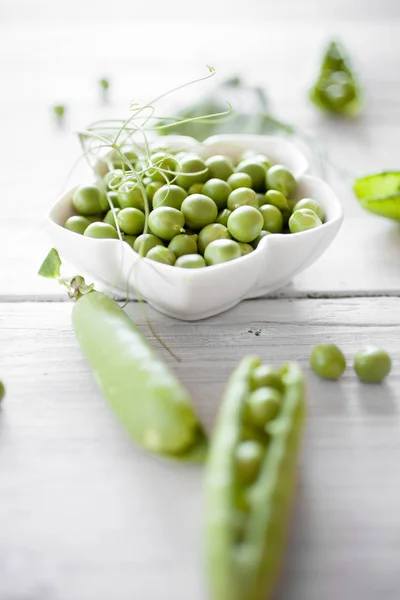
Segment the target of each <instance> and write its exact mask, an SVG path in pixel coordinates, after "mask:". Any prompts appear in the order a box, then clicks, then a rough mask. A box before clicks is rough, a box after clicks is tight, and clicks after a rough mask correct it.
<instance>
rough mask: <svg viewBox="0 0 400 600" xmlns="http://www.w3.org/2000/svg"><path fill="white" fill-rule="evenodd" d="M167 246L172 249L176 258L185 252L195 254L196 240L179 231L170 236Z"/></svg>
mask: <svg viewBox="0 0 400 600" xmlns="http://www.w3.org/2000/svg"><path fill="white" fill-rule="evenodd" d="M168 248H169V249H170V250H172V252H173V253H174V254H175V256H176V257H177V258H179V257H180V256H184V255H185V254H197V242H196V240H195V239H194V237H193V236H191V235H187V234H186V233H181V234H180V235H176V236H175V237H173V238H172V240H171V241H170V243H169V244H168Z"/></svg>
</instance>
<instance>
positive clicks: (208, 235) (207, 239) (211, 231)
mask: <svg viewBox="0 0 400 600" xmlns="http://www.w3.org/2000/svg"><path fill="white" fill-rule="evenodd" d="M222 239H226V240H230V239H232V238H231V235H230V233H229V231H228V229H227V228H226V227H224V225H221V224H220V223H211V224H210V225H206V226H205V227H203V229H202V230H201V231H200V233H199V238H198V246H199V252H200V253H201V254H204V251H205V249H206V248H207V246H208V244H210V243H211V242H213V241H214V240H222Z"/></svg>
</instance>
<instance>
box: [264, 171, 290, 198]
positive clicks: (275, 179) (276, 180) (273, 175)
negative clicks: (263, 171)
mask: <svg viewBox="0 0 400 600" xmlns="http://www.w3.org/2000/svg"><path fill="white" fill-rule="evenodd" d="M266 184H267V189H269V190H277V191H278V192H281V193H282V194H283V195H284V196H289V197H290V196H293V194H294V193H295V192H296V188H297V183H296V179H295V178H294V177H293V175H292V173H291V172H290V171H289V169H286V167H283V166H282V165H274V166H273V167H271V168H270V169H268V171H267V177H266Z"/></svg>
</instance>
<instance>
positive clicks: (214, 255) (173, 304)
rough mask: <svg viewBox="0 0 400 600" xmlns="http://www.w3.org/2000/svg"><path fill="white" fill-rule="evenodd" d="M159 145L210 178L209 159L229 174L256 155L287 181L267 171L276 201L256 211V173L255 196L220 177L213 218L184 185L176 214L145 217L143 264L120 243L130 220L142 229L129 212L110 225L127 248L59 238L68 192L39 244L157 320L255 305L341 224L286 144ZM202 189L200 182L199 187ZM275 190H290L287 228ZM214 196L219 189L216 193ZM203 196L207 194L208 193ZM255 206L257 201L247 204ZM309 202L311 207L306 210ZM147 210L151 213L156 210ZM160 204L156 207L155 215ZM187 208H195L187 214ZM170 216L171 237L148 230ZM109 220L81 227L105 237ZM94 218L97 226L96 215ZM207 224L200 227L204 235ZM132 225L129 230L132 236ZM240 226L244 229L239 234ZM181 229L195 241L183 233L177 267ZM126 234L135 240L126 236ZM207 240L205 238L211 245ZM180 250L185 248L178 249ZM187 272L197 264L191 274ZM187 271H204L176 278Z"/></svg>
mask: <svg viewBox="0 0 400 600" xmlns="http://www.w3.org/2000/svg"><path fill="white" fill-rule="evenodd" d="M166 144H168V151H169V152H171V153H174V154H175V153H179V152H186V153H187V152H189V153H191V154H192V155H194V154H195V155H196V156H198V157H200V158H201V159H203V160H204V161H206V163H207V164H209V165H210V168H209V169H208V170H209V171H210V170H212V167H211V165H212V164H214V162H215V163H218V161H217V160H216V161H214V159H213V158H212V157H215V156H216V155H224V156H226V157H229V158H230V159H231V160H232V163H233V164H235V165H237V163H238V162H239V161H240V159H241V157H242V156H243V155H245V154H247V155H248V156H250V151H251V152H253V153H255V154H257V155H258V157H260V155H263V156H266V157H268V160H269V161H270V162H271V164H273V165H275V166H276V165H282V166H283V167H284V168H286V169H288V170H289V171H290V173H291V174H292V175H293V178H291V180H290V181H287V180H284V181H283V180H282V178H281V175H282V172H285V169H279V168H275V169H269V170H268V167H267V166H266V167H265V168H266V172H267V173H268V174H269V180H268V175H267V182H268V181H269V183H268V184H267V185H268V188H269V189H270V190H271V187H272V186H275V190H272V191H273V192H274V193H275V196H274V193H271V191H270V192H268V193H269V195H270V196H271V197H268V198H267V200H266V204H265V205H262V206H259V204H260V203H262V202H264V201H265V200H263V197H265V194H264V190H263V189H262V185H263V184H262V182H261V180H260V181H259V182H258V184H257V183H256V184H255V183H254V181H255V182H257V173H258V171H257V169H256V170H255V173H254V175H253V178H251V177H250V181H251V185H252V187H256V189H258V192H257V193H256V192H255V191H254V190H253V189H252V187H250V185H249V184H247V183H246V177H244V176H243V172H241V171H240V174H239V176H237V175H238V173H235V174H234V175H235V176H234V177H233V178H231V179H229V178H228V177H227V176H228V175H229V173H225V175H224V177H225V176H226V177H225V178H226V179H227V180H228V183H229V182H230V183H229V185H230V186H231V188H230V189H231V192H230V193H229V196H228V198H227V200H226V198H225V200H222V203H221V199H220V197H219V196H218V195H217V196H215V202H216V203H217V207H218V210H219V211H220V212H219V214H218V217H217V218H216V212H215V209H214V208H213V207H212V206H211V203H210V202H209V196H207V197H206V195H205V193H204V194H201V191H202V188H201V187H198V188H193V189H188V188H190V187H191V186H190V185H189V184H190V181H184V182H183V183H184V184H185V185H186V188H185V189H186V196H185V195H183V197H184V200H183V201H182V204H181V205H180V209H179V210H178V209H177V208H171V207H167V210H165V207H163V212H162V215H161V213H160V211H159V207H156V208H155V209H154V210H153V211H152V213H151V214H153V217H152V219H149V223H150V226H151V232H152V234H155V236H158V238H159V244H156V245H155V246H152V247H151V250H150V251H149V257H148V258H147V257H143V256H140V255H139V254H138V252H136V251H135V250H134V249H133V247H132V246H131V245H129V243H126V242H130V243H132V241H133V238H134V236H132V235H129V234H130V233H131V230H130V229H129V227H131V226H132V225H131V217H135V218H136V217H138V216H139V217H140V219H139V220H140V221H141V220H142V217H141V216H140V215H139V214H138V212H136V210H137V209H132V210H128V212H126V211H125V213H122V215H121V213H119V214H118V217H117V218H118V221H119V223H120V224H122V225H123V227H125V229H123V228H121V229H122V230H123V231H125V233H126V234H128V235H127V236H126V242H122V241H121V240H120V239H118V237H117V236H116V235H114V233H113V235H112V238H116V239H111V236H110V238H109V237H108V235H107V237H105V238H102V237H99V236H102V235H103V233H102V232H101V231H100V233H99V231H96V235H95V236H94V237H91V234H90V230H89V228H87V229H86V231H85V232H84V235H79V234H78V233H77V232H75V231H71V230H70V229H67V228H66V227H65V223H66V221H67V219H69V218H70V217H72V216H74V215H77V211H76V208H77V202H76V188H73V189H71V190H69V191H68V192H67V193H66V194H64V195H63V196H62V197H61V198H60V199H59V200H58V201H57V203H56V204H55V205H54V206H53V207H52V209H51V211H50V213H49V216H48V219H47V231H48V235H49V237H50V240H51V242H52V244H53V245H54V246H55V247H56V248H57V250H58V251H59V253H60V255H61V257H62V258H63V259H64V260H65V261H67V262H68V263H70V264H71V265H73V266H74V268H75V269H76V270H77V272H79V273H82V274H84V275H85V276H87V277H89V278H91V280H92V281H93V282H94V283H96V284H97V285H100V286H101V287H102V288H103V289H104V288H105V289H107V290H108V291H109V292H110V293H114V294H121V295H123V296H126V295H127V294H128V295H129V297H130V298H134V297H140V298H143V299H144V300H146V301H147V302H148V303H149V304H150V305H151V306H153V307H154V308H156V309H157V310H159V311H160V312H162V313H164V314H167V315H169V316H171V317H175V318H178V319H183V320H190V321H191V320H197V319H204V318H207V317H209V316H212V315H215V314H218V313H220V312H223V311H225V310H227V309H229V308H231V307H233V306H235V305H236V304H237V303H239V302H240V301H241V300H244V299H246V298H256V297H258V296H263V295H265V294H268V293H271V292H274V291H276V290H278V289H280V288H282V287H284V286H285V285H286V284H288V283H289V282H290V281H291V280H292V278H293V277H294V276H295V275H297V274H298V273H300V272H301V271H303V270H304V269H306V268H307V267H309V266H310V265H311V264H312V263H314V262H315V261H316V260H317V259H318V258H319V257H320V256H321V255H322V254H323V253H324V252H325V250H326V249H327V248H328V246H329V245H330V244H331V242H332V241H333V239H334V238H335V236H336V234H337V233H338V231H339V228H340V226H341V222H342V219H343V213H342V209H341V206H340V203H339V200H338V199H337V197H336V195H335V193H334V192H333V190H332V189H331V188H330V187H329V186H328V185H327V184H326V183H325V182H324V181H322V180H321V179H318V178H317V177H313V176H312V175H309V174H307V171H308V164H307V161H306V159H305V157H304V156H303V155H302V153H301V152H300V151H299V150H298V149H297V148H296V146H294V145H293V144H291V143H290V142H288V141H286V140H284V139H281V138H277V137H271V136H257V135H221V136H214V137H212V138H209V139H207V140H205V142H203V143H201V144H200V143H198V142H197V141H196V140H194V139H191V138H187V137H181V136H170V137H167V138H163V139H162V140H161V141H159V140H158V141H157V140H156V141H155V142H154V144H153V146H152V149H154V151H155V152H156V151H157V149H159V148H165V146H166ZM182 160H184V159H182ZM258 160H261V159H260V158H258ZM213 161H214V162H213ZM250 162H251V161H250ZM241 164H242V165H244V166H243V167H242V168H243V169H244V174H245V175H246V173H245V171H246V170H248V169H246V168H245V167H246V164H247V163H241ZM217 166H218V165H217ZM207 168H208V167H207ZM235 170H237V169H235ZM250 172H251V171H250ZM189 173H191V171H189ZM284 174H285V173H284ZM212 175H213V174H212ZM206 179H207V178H206ZM214 179H215V178H214ZM236 180H239V181H238V182H237V181H236ZM292 180H293V181H292ZM182 181H183V180H182ZM274 182H275V183H274ZM204 183H205V182H204V181H203V182H202V183H201V184H200V186H201V185H204ZM281 184H282V185H283V188H282V189H283V190H284V191H285V185H286V186H287V185H289V187H290V188H291V189H290V190H289V188H288V190H289V191H290V205H291V209H293V207H295V213H293V214H292V216H291V217H290V219H289V214H290V213H288V211H287V210H286V209H285V210H286V212H285V210H283V209H282V210H279V209H277V208H276V205H278V206H279V202H280V198H281V196H282V194H281V196H279V193H280V192H279V189H280V186H281ZM257 185H258V186H259V187H257ZM237 186H239V187H237ZM246 186H247V187H246ZM220 187H221V189H224V186H222V184H220ZM225 187H226V186H225ZM209 188H210V190H211V191H210V192H208V189H209ZM218 189H219V188H218ZM246 189H247V192H246ZM277 190H278V192H277ZM205 191H207V193H208V194H209V195H211V196H213V194H214V188H213V187H212V183H209V184H208V187H206V188H205ZM199 192H200V193H199ZM233 192H235V193H233ZM160 193H161V192H160ZM257 194H258V195H257ZM256 196H257V198H258V200H257V202H253V200H254V198H255V197H256ZM205 197H206V200H204V198H205ZM74 198H75V200H74V203H73V199H74ZM187 199H188V200H187ZM302 199H311V204H310V203H309V201H308V200H307V201H305V204H304V202H303V204H300V205H299V206H298V207H296V206H295V205H296V202H297V201H300V200H302ZM313 201H314V204H315V206H314V204H312V202H313ZM153 202H154V203H155V200H153ZM213 202H214V201H213ZM224 202H227V206H228V208H230V209H231V210H230V211H229V210H228V209H223V206H224ZM162 203H163V201H162V200H161V205H162ZM194 207H195V208H196V207H197V208H196V211H197V212H196V213H194ZM271 207H272V208H271ZM103 208H104V207H103ZM297 208H301V209H302V210H297ZM210 209H211V212H210V214H208V212H207V211H210ZM312 209H315V210H312ZM122 210H123V209H122ZM157 211H158V213H157ZM174 211H175V212H174ZM315 211H316V212H315ZM121 212H122V211H121ZM318 212H319V213H320V216H322V215H323V219H324V222H323V223H322V222H321V221H320V219H319V216H318V215H317V214H316V213H318ZM177 213H179V215H180V216H179V219H178V221H179V222H178V224H175V223H173V227H177V228H178V229H177V231H176V232H173V233H172V234H171V233H170V232H169V230H168V231H165V229H163V228H161V229H160V230H158V229H157V228H160V227H161V225H162V227H165V225H166V224H167V226H168V227H170V225H171V223H170V221H168V219H169V218H170V216H171V217H173V218H174V219H175V217H176V216H178V215H177ZM222 213H224V214H222ZM228 213H229V216H228ZM278 213H279V215H278ZM82 214H84V213H82ZM154 215H155V216H154ZM160 215H161V216H162V217H163V219H162V223H161V225H160V223H159V221H158V220H157V218H156V217H157V216H160ZM232 215H233V217H232V219H230V217H231V216H232ZM260 215H261V217H260ZM110 216H111V218H113V215H108V217H106V221H105V224H107V227H105V226H104V224H103V225H100V227H99V224H98V223H97V224H95V223H93V224H92V225H91V226H90V227H91V228H92V229H96V228H97V230H98V229H99V228H100V230H102V229H104V230H108V227H112V225H110ZM128 217H129V219H130V221H129V223H128V224H127V225H126V224H125V221H127V218H128ZM101 218H104V214H103V215H102V217H101ZM285 218H286V227H288V225H287V221H288V220H289V227H290V229H291V230H292V231H295V232H296V233H280V231H281V230H282V227H283V226H282V219H283V221H285ZM78 220H79V219H78ZM92 220H93V219H92ZM215 221H216V222H217V223H218V224H219V226H218V227H215V226H213V225H214V222H215ZM228 221H229V223H228ZM314 221H315V222H314ZM127 222H128V221H127ZM207 222H208V223H209V225H205V223H207ZM135 223H136V222H135ZM135 223H134V225H133V226H134V227H136V224H135ZM223 223H225V225H223ZM243 223H244V224H245V225H246V226H245V227H244V233H243ZM310 223H311V224H310ZM188 224H190V227H191V229H192V230H194V232H193V231H191V232H189V234H190V235H186V234H184V235H183V236H182V237H185V238H189V237H190V236H192V237H193V240H196V245H197V248H198V250H197V253H193V250H187V251H186V252H189V251H190V252H191V254H190V255H188V254H185V253H184V252H183V255H182V256H180V257H179V252H178V242H179V241H181V240H179V239H178V238H177V236H176V233H177V234H178V235H180V234H181V233H184V232H185V228H187V227H188ZM128 225H129V226H128ZM265 225H268V231H267V233H264V227H265ZM316 225H319V226H316ZM210 226H211V229H210ZM85 227H86V226H85ZM140 227H141V225H139V228H140ZM207 227H208V230H207ZM260 229H261V230H260ZM303 229H304V230H303ZM178 230H179V231H178ZM217 230H218V233H217ZM271 230H272V231H271ZM110 231H111V229H110ZM133 231H136V230H133V229H132V232H133ZM208 232H210V233H211V234H212V235H211V237H210V234H209V233H208ZM249 232H250V233H249ZM80 233H82V231H81V232H80ZM138 233H140V231H139V230H138ZM193 233H195V235H193ZM93 235H94V233H93ZM213 236H214V238H213ZM215 236H216V239H215ZM153 237H154V235H153ZM128 238H129V239H128ZM158 238H156V239H158ZM252 238H255V239H252ZM188 241H189V240H188V239H186V242H188ZM190 244H192V245H193V244H194V242H193V241H190ZM167 246H169V248H167ZM238 248H239V249H240V250H238ZM202 254H203V255H204V258H203V256H202ZM185 256H186V258H185ZM188 256H189V258H187V257H188ZM171 257H172V258H171ZM177 257H178V258H177ZM190 257H191V258H190ZM152 258H153V259H152ZM175 260H176V263H175ZM159 261H162V262H159ZM190 261H193V264H192V265H191V264H189V263H190ZM196 262H197V264H194V263H196ZM168 263H169V264H168ZM174 263H175V264H174ZM206 263H207V266H205V264H206ZM180 265H181V266H180ZM191 266H196V267H200V266H202V267H203V268H181V267H191Z"/></svg>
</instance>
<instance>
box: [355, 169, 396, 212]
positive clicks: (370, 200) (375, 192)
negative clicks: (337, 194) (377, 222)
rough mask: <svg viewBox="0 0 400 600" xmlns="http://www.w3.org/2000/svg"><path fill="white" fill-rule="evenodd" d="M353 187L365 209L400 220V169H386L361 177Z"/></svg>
mask: <svg viewBox="0 0 400 600" xmlns="http://www.w3.org/2000/svg"><path fill="white" fill-rule="evenodd" d="M353 189H354V193H355V195H356V196H357V198H358V201H359V203H360V205H361V206H362V207H363V208H365V210H368V211H369V212H372V213H374V214H376V215H379V216H381V217H386V218H387V219H393V220H395V221H400V171H384V172H381V173H374V174H373V175H367V176H366V177H360V178H359V179H356V180H355V182H354V184H353Z"/></svg>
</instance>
